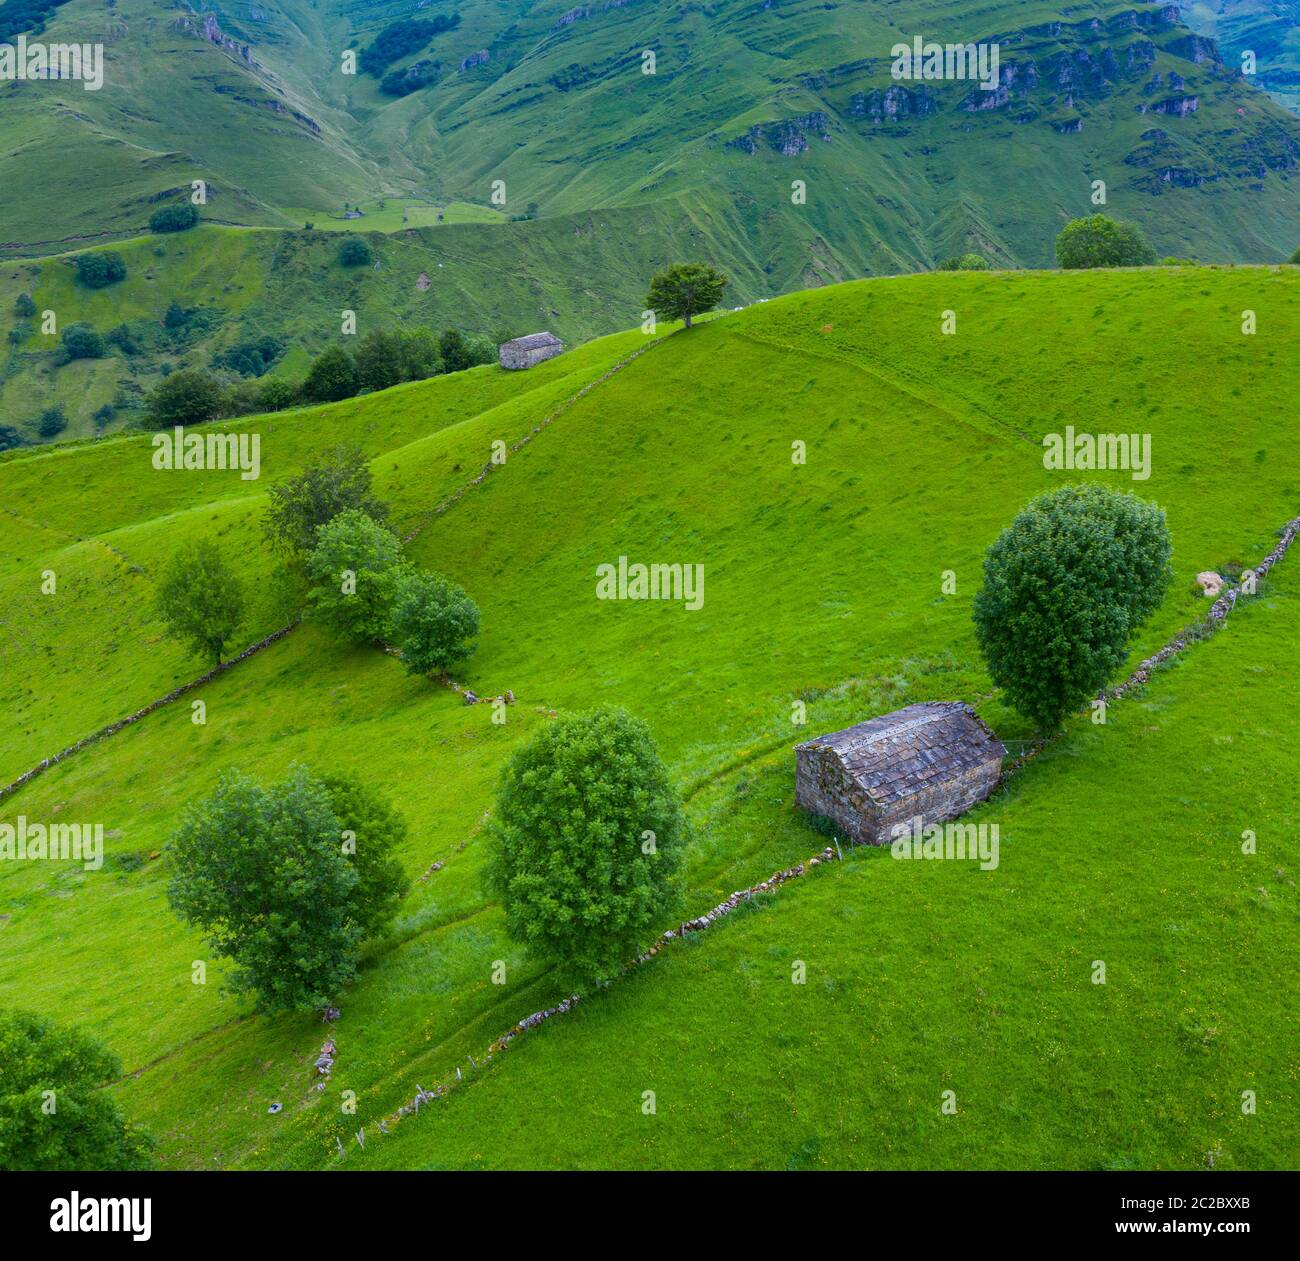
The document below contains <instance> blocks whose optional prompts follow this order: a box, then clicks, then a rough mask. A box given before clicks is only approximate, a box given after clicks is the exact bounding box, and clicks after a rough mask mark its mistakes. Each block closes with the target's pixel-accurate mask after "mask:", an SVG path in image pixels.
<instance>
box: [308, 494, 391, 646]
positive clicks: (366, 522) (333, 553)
mask: <svg viewBox="0 0 1300 1261" xmlns="http://www.w3.org/2000/svg"><path fill="white" fill-rule="evenodd" d="M405 564H406V562H405V561H404V560H403V559H402V544H401V542H400V541H399V539H398V537H397V535H395V534H394V533H393V532H392V531H391V530H390V529H389V528H388V527H387V526H384V525H380V524H379V523H378V522H377V521H375V520H374V519H373V518H371V517H368V516H367V515H366V514H365V513H364V512H359V511H357V510H356V509H355V508H349V509H347V510H346V511H344V512H341V513H339V515H338V516H336V517H335V518H334V519H333V520H331V521H329V522H328V523H327V524H325V525H323V526H321V528H320V530H319V531H318V532H317V535H316V546H315V548H313V549H312V551H311V553H310V555H309V556H308V557H307V565H306V569H307V577H308V578H309V579H310V580H311V583H312V589H311V595H310V600H309V604H310V608H311V610H312V613H313V615H314V616H315V617H317V618H318V619H319V620H320V621H322V622H323V623H324V624H325V625H326V626H328V627H329V628H330V629H331V630H333V631H334V632H335V633H336V634H338V635H340V636H342V637H343V638H345V639H350V640H353V641H354V642H357V643H382V642H383V641H384V640H385V639H386V638H387V636H388V633H389V624H390V620H391V615H392V607H393V595H394V592H395V589H396V586H397V582H398V579H399V577H400V576H401V575H402V573H403V572H404V569H405Z"/></svg>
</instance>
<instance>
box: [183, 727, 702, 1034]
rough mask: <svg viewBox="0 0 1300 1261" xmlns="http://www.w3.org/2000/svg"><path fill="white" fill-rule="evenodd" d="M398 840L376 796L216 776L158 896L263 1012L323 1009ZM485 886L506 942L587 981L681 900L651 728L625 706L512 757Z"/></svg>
mask: <svg viewBox="0 0 1300 1261" xmlns="http://www.w3.org/2000/svg"><path fill="white" fill-rule="evenodd" d="M406 837H407V829H406V824H405V822H404V820H403V819H402V818H401V816H400V814H399V813H398V812H397V811H396V810H394V809H393V807H392V806H391V805H390V804H389V802H388V801H387V800H386V799H385V798H384V797H383V796H382V795H381V794H380V793H378V792H377V791H375V790H374V789H373V788H371V787H368V786H367V785H365V784H363V783H361V782H360V781H358V780H356V779H354V778H351V777H348V776H328V777H318V776H316V775H313V774H312V773H311V772H309V771H308V770H307V769H306V768H304V767H294V768H292V769H291V770H290V772H289V774H288V776H287V777H286V778H285V779H284V780H282V781H281V782H279V783H277V784H273V785H270V786H264V785H262V784H261V783H259V782H258V781H257V780H256V779H253V778H250V777H248V776H245V775H242V774H240V773H239V772H238V771H229V772H227V773H226V774H225V775H224V776H223V777H222V779H221V781H220V782H219V783H218V785H217V788H216V790H215V791H214V792H213V793H212V794H211V796H209V797H206V798H204V799H203V800H201V801H198V802H196V803H194V804H193V805H191V806H190V807H189V808H188V809H187V810H186V812H185V814H184V816H183V817H182V820H181V823H180V825H179V827H178V828H177V829H176V831H175V833H174V834H173V836H172V838H171V840H170V841H169V843H168V846H167V854H168V856H169V857H170V858H171V860H172V862H173V864H174V874H173V877H172V880H171V882H170V884H169V886H168V898H169V901H170V903H171V905H172V907H173V909H174V910H175V911H176V912H177V914H178V915H179V916H180V917H181V918H182V919H183V920H185V922H186V923H188V924H190V925H192V926H193V927H195V928H197V929H199V930H200V931H202V932H203V933H205V934H206V936H207V940H208V942H209V944H210V946H211V947H212V949H213V950H214V952H216V953H217V954H218V955H220V956H222V957H223V958H227V959H230V960H231V961H232V963H233V964H234V970H233V974H232V976H231V980H230V983H231V985H232V987H233V988H234V989H235V990H236V991H238V992H246V993H251V994H253V995H255V997H256V1000H257V1003H258V1006H259V1007H260V1008H261V1009H262V1010H265V1011H282V1010H299V1011H309V1010H313V1009H319V1008H321V1007H323V1006H324V1005H326V1004H327V1003H328V1002H330V1001H331V1000H332V999H334V998H335V997H337V995H338V993H339V991H340V990H341V989H342V988H343V987H344V986H345V985H347V984H348V983H349V982H350V981H351V980H352V979H353V978H354V977H355V975H356V969H357V962H358V958H359V951H360V948H361V944H362V943H363V942H364V941H365V940H368V939H373V938H375V937H378V936H380V935H381V934H382V932H383V931H384V929H385V927H386V925H387V923H388V921H389V920H390V919H391V917H392V914H393V912H394V911H395V909H396V906H397V902H398V900H399V898H400V897H401V896H402V894H403V893H404V892H405V890H406V888H407V886H408V881H407V878H406V876H405V874H404V872H403V870H402V867H401V865H400V863H399V862H398V861H397V858H396V856H395V855H396V851H397V850H398V849H400V847H401V845H402V844H404V843H405V840H406ZM488 838H489V845H490V849H491V852H490V855H489V860H488V865H487V868H486V874H485V883H486V885H487V888H488V890H489V892H490V893H491V894H492V896H494V897H496V898H499V899H500V901H501V904H502V906H503V907H504V909H505V913H506V927H507V931H508V933H509V934H510V936H511V938H512V939H513V940H514V941H516V942H517V943H518V944H520V945H521V946H522V947H524V949H525V950H526V951H527V953H528V954H529V956H530V957H532V958H535V959H538V960H540V961H542V962H544V963H546V964H549V965H553V966H556V967H558V968H559V969H560V972H561V976H562V979H563V980H564V982H565V983H566V984H569V983H572V984H585V985H592V984H596V983H599V982H600V981H602V980H604V979H606V978H608V977H610V976H612V975H614V974H616V973H617V971H618V970H619V968H620V967H621V966H622V965H623V964H625V963H626V962H628V961H629V960H630V959H632V958H633V957H634V956H635V955H636V953H637V952H638V951H639V950H640V949H641V948H642V947H643V946H644V945H645V944H646V942H647V941H648V940H650V939H651V938H652V937H653V936H655V935H656V934H657V933H658V932H659V931H660V930H661V929H662V928H663V926H664V924H665V922H666V921H667V919H668V917H669V916H670V915H671V914H672V912H673V911H674V910H675V909H676V908H677V907H678V905H679V903H680V897H681V892H680V886H679V881H678V875H679V871H680V867H681V861H682V851H683V849H684V846H685V843H686V839H687V829H686V822H685V818H684V815H683V812H682V808H681V803H680V801H679V799H678V797H677V795H676V793H675V792H674V790H673V788H672V785H671V782H670V780H669V776H668V772H667V768H666V767H665V766H664V763H663V760H662V758H661V757H660V755H659V752H658V750H657V749H656V747H655V744H654V741H653V740H652V739H651V736H650V732H649V729H648V728H647V727H646V725H645V723H643V722H641V721H640V720H639V719H636V718H633V717H632V716H631V715H629V714H628V713H626V712H625V711H623V710H620V709H614V708H601V709H597V710H594V711H592V712H590V713H586V714H572V715H567V716H564V717H561V718H559V719H557V720H555V721H553V722H551V723H548V724H547V725H546V726H545V727H543V728H542V729H541V730H540V731H539V732H538V733H537V734H536V735H535V736H534V737H533V738H532V739H531V740H529V741H528V742H526V743H525V744H524V745H523V746H522V747H521V748H519V749H518V750H517V751H516V752H515V754H514V755H513V756H512V757H511V759H510V761H509V762H508V764H507V766H506V767H505V770H504V772H503V774H502V776H501V780H500V783H499V786H498V791H497V798H496V810H495V812H494V817H493V819H492V820H491V821H490V823H489V825H488Z"/></svg>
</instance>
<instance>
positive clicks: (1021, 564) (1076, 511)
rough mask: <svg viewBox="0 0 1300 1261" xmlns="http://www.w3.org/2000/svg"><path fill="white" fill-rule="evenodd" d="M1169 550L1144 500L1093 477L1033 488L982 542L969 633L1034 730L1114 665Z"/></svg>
mask: <svg viewBox="0 0 1300 1261" xmlns="http://www.w3.org/2000/svg"><path fill="white" fill-rule="evenodd" d="M1171 552H1172V546H1171V544H1170V541H1169V530H1168V528H1167V526H1166V525H1165V514H1164V513H1163V512H1162V511H1161V510H1160V509H1159V508H1158V507H1157V506H1156V505H1155V504H1153V503H1149V502H1147V501H1146V500H1142V499H1139V498H1138V497H1137V496H1136V495H1133V494H1121V493H1120V492H1118V491H1114V490H1111V489H1109V488H1108V487H1106V486H1102V485H1100V484H1098V483H1091V484H1088V485H1083V486H1066V487H1063V488H1061V489H1060V490H1054V491H1050V492H1048V493H1047V494H1045V495H1040V496H1039V497H1038V498H1036V499H1034V500H1032V501H1031V502H1030V503H1029V504H1028V505H1027V506H1026V507H1025V508H1024V509H1023V510H1022V511H1021V512H1020V514H1019V515H1018V516H1017V517H1016V519H1015V520H1014V521H1013V522H1012V523H1011V524H1010V525H1009V526H1008V527H1007V528H1006V529H1005V530H1003V531H1002V533H1001V534H1000V535H999V536H998V538H997V541H996V542H995V543H994V544H993V546H992V547H991V548H989V551H988V555H987V556H986V557H985V560H984V585H983V587H982V588H981V589H980V591H979V592H978V593H977V594H976V596H975V604H974V617H975V632H976V636H977V638H978V640H979V645H980V648H981V650H982V651H983V654H984V660H985V662H986V664H987V666H988V671H989V674H990V676H991V677H992V679H993V681H994V682H995V683H996V684H997V685H998V686H999V687H1001V688H1002V689H1003V690H1004V691H1005V692H1006V694H1007V698H1008V700H1009V701H1010V702H1011V704H1012V705H1013V706H1014V707H1015V708H1016V709H1017V710H1019V711H1020V712H1021V713H1022V714H1024V715H1025V717H1027V718H1029V719H1030V720H1031V721H1032V722H1034V723H1035V724H1036V725H1037V726H1038V728H1039V729H1040V730H1041V731H1044V732H1052V731H1056V730H1057V729H1059V727H1060V726H1061V724H1062V722H1063V720H1064V719H1065V717H1066V715H1068V714H1070V713H1071V712H1073V711H1074V710H1076V709H1078V708H1080V707H1081V706H1082V705H1084V704H1085V703H1086V702H1087V701H1088V700H1089V699H1091V698H1092V697H1095V696H1096V695H1097V694H1098V692H1100V691H1101V690H1102V689H1103V688H1104V687H1105V686H1106V684H1107V683H1108V682H1109V680H1110V679H1111V678H1112V677H1113V675H1114V673H1115V671H1116V670H1117V669H1118V668H1119V667H1120V666H1121V665H1122V664H1123V662H1124V659H1125V657H1126V655H1127V653H1128V644H1129V641H1130V639H1131V638H1132V636H1133V634H1134V633H1135V632H1136V631H1137V629H1138V628H1139V627H1140V626H1141V625H1142V623H1143V622H1145V621H1146V620H1147V618H1149V617H1150V616H1151V614H1152V613H1153V612H1154V611H1155V610H1156V609H1157V608H1158V607H1159V605H1160V602H1161V600H1162V599H1163V598H1164V595H1165V591H1166V589H1167V588H1168V585H1169V579H1170V567H1169V557H1170V554H1171Z"/></svg>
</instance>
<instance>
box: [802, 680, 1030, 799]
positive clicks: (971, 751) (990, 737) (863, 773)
mask: <svg viewBox="0 0 1300 1261" xmlns="http://www.w3.org/2000/svg"><path fill="white" fill-rule="evenodd" d="M798 748H799V749H807V750H810V751H811V750H822V749H826V750H830V751H831V752H832V753H833V754H834V755H835V756H836V757H837V758H838V759H839V761H840V763H841V765H842V766H843V767H844V769H845V770H846V771H847V772H848V773H849V775H850V776H852V778H853V779H854V780H855V782H856V783H858V784H859V785H860V786H861V787H862V788H863V789H864V790H865V791H866V793H867V795H868V796H869V797H870V798H871V800H872V801H874V802H876V803H877V804H879V805H882V806H883V805H887V804H890V803H892V802H896V801H899V800H901V799H903V798H904V797H910V796H912V794H913V793H917V792H921V791H922V790H923V789H926V788H928V787H930V786H931V785H932V784H935V783H941V782H943V781H945V780H948V779H951V778H953V777H955V776H958V775H962V774H964V773H965V772H967V771H970V770H974V769H975V768H976V767H979V766H983V765H985V764H986V763H988V762H990V761H993V760H994V759H998V760H1001V759H1002V758H1003V757H1005V756H1006V749H1005V748H1004V747H1003V745H1002V742H1001V741H1000V740H999V739H998V738H997V736H995V735H994V734H993V733H992V732H991V731H990V730H989V729H988V727H986V726H985V725H984V723H983V721H982V720H981V719H980V718H979V716H978V715H977V714H976V713H975V711H974V710H973V709H971V707H970V706H969V705H966V704H963V703H962V702H961V701H926V702H924V703H923V704H920V705H909V706H908V707H907V708H906V709H900V710H896V711H895V712H894V713H892V714H882V715H881V716H880V717H879V718H872V719H870V720H868V721H867V722H860V723H858V724H857V726H854V727H846V728H845V729H844V730H843V731H834V732H831V734H830V735H825V736H817V737H815V738H814V739H812V740H808V741H805V742H804V743H803V744H801V745H799V746H798Z"/></svg>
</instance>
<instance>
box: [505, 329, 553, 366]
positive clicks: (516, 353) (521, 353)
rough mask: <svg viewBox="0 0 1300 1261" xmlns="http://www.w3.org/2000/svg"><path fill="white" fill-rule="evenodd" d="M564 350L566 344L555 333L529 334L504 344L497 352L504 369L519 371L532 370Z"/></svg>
mask: <svg viewBox="0 0 1300 1261" xmlns="http://www.w3.org/2000/svg"><path fill="white" fill-rule="evenodd" d="M563 349H564V343H563V342H562V341H561V340H560V339H559V338H558V337H556V336H555V334H554V333H529V334H528V336H527V337H516V338H515V339H514V341H512V342H503V343H502V344H501V346H500V348H499V349H498V351H497V355H498V358H499V359H500V362H501V366H502V367H503V368H510V369H512V370H518V369H520V368H531V367H532V366H533V364H535V363H541V362H542V361H543V360H544V359H554V358H555V356H556V355H558V354H559V353H560V351H562V350H563Z"/></svg>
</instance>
